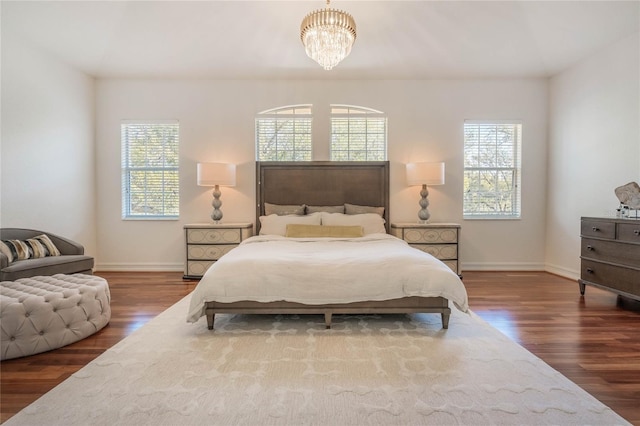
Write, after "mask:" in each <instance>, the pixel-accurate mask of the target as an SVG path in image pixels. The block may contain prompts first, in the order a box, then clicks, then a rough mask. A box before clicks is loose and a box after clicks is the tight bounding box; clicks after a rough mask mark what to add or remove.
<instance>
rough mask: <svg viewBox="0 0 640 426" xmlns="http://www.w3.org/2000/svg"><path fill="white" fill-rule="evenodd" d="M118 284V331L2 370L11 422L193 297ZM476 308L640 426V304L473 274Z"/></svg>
mask: <svg viewBox="0 0 640 426" xmlns="http://www.w3.org/2000/svg"><path fill="white" fill-rule="evenodd" d="M96 275H100V276H102V277H104V278H106V279H107V280H108V281H109V285H110V289H111V296H112V300H111V307H112V318H111V322H110V323H109V325H108V326H107V327H105V328H104V329H103V330H101V331H100V332H98V333H96V334H95V335H93V336H90V337H88V338H87V339H84V340H82V341H80V342H77V343H75V344H73V345H69V346H66V347H64V348H60V349H57V350H55V351H51V352H47V353H43V354H39V355H34V356H31V357H26V358H19V359H15V360H7V361H3V362H2V363H0V373H1V377H0V420H1V421H2V422H4V421H6V420H7V419H8V418H10V417H11V416H12V415H14V414H15V413H16V412H18V411H20V410H21V409H22V408H24V407H26V406H27V405H29V404H30V403H31V402H33V401H35V400H36V399H37V398H38V397H40V396H41V395H42V394H44V393H46V392H47V391H48V390H50V389H52V388H53V387H55V386H56V385H57V384H58V383H60V382H62V381H63V380H65V379H66V378H67V377H69V376H70V375H71V374H73V373H74V372H75V371H77V370H79V369H80V368H81V367H83V366H84V365H86V364H87V363H89V362H90V361H91V360H93V359H94V358H96V357H97V356H98V355H100V354H101V353H102V352H104V351H105V350H106V349H108V348H109V347H111V346H113V345H114V344H115V343H117V342H118V341H120V340H122V339H123V338H125V337H126V336H127V335H129V334H130V333H131V332H133V331H134V330H135V329H137V328H139V327H141V326H142V325H144V324H145V323H146V322H147V321H149V320H150V319H151V318H153V317H154V316H156V315H157V314H159V313H160V312H162V311H163V310H165V309H166V308H168V307H169V306H171V305H172V304H174V303H175V302H177V301H178V300H180V299H181V298H182V297H184V296H186V295H187V294H189V293H190V292H191V290H192V289H193V288H194V287H195V283H196V282H194V281H186V280H182V275H181V274H180V273H177V272H175V273H174V272H167V273H147V272H138V273H124V272H109V273H97V274H96ZM464 283H465V286H466V287H467V291H468V293H469V299H470V306H471V309H472V310H473V311H474V312H476V313H477V314H478V315H479V316H481V317H482V318H483V319H484V320H485V321H487V322H488V323H490V324H491V325H493V326H494V327H496V328H498V329H499V330H501V331H502V332H503V333H505V334H506V335H508V336H509V337H511V338H512V339H513V340H515V341H516V342H518V343H519V344H521V345H522V346H524V347H525V348H527V349H528V350H529V351H531V352H533V353H534V354H536V355H537V356H538V357H540V358H541V359H543V360H544V361H545V362H546V363H547V364H549V365H551V366H552V367H553V368H555V369H556V370H558V371H560V372H561V373H562V374H564V375H565V376H566V377H568V378H569V379H571V380H572V381H574V382H575V383H577V384H578V385H580V386H581V387H582V388H583V389H585V390H586V391H587V392H589V393H590V394H592V395H594V396H595V397H596V398H598V399H599V400H600V401H602V402H603V403H605V404H606V405H608V406H609V407H611V408H612V409H614V410H615V411H616V412H617V413H619V414H620V415H621V416H622V417H624V418H626V419H627V420H628V421H629V422H631V423H633V424H637V425H640V404H639V403H638V402H639V401H640V302H634V301H629V300H623V299H620V298H618V297H617V296H616V295H614V294H612V293H609V292H606V291H604V290H599V289H596V288H592V287H587V292H586V295H585V296H584V297H580V293H579V291H578V284H577V283H576V282H575V281H572V280H568V279H564V278H561V277H557V276H555V275H551V274H548V273H543V272H467V271H465V276H464Z"/></svg>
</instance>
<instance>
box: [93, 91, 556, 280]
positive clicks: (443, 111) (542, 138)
mask: <svg viewBox="0 0 640 426" xmlns="http://www.w3.org/2000/svg"><path fill="white" fill-rule="evenodd" d="M547 90H548V83H547V80H546V79H530V80H513V81H510V80H499V81H496V80H478V81H464V80H461V81H455V80H451V81H449V80H443V81H209V80H188V81H187V80H118V79H106V80H99V81H98V84H97V112H96V116H97V138H96V141H97V151H96V155H97V193H98V213H97V217H98V221H97V229H98V233H99V247H98V252H99V256H98V257H99V259H100V263H99V265H98V268H99V269H103V270H104V269H141V270H142V269H146V270H154V269H155V270H162V269H165V270H171V269H175V270H180V269H181V268H182V265H183V262H184V235H183V230H182V226H183V225H184V224H187V223H193V222H208V221H209V214H210V210H211V207H210V201H211V194H210V191H209V190H208V189H206V188H202V187H198V186H196V183H195V180H196V178H195V171H196V163H197V162H199V161H221V162H233V163H236V164H237V165H238V177H237V186H236V187H234V188H223V195H222V201H223V206H222V210H223V212H224V215H225V216H224V219H225V220H227V221H250V222H254V220H255V217H254V214H255V213H254V212H255V208H254V205H255V188H254V187H255V180H254V178H255V170H254V168H255V163H254V159H255V148H254V143H255V141H254V119H255V116H256V113H258V112H260V111H263V110H266V109H269V108H273V107H278V106H283V105H292V104H301V103H312V104H313V106H314V122H313V125H314V143H315V144H316V148H315V149H314V152H315V153H316V157H315V158H314V159H316V160H326V159H327V158H328V152H329V149H328V141H329V137H328V134H329V133H328V131H329V121H328V111H329V104H331V103H339V104H352V105H359V106H365V107H370V108H374V109H378V110H381V111H383V112H385V113H386V114H387V115H388V118H389V130H388V139H389V160H390V162H391V194H392V195H391V212H390V213H391V220H392V221H414V220H417V211H418V209H419V206H418V200H419V195H418V191H419V189H418V188H408V187H406V186H405V179H404V164H405V163H407V162H410V161H440V160H442V161H445V162H446V184H445V185H444V186H440V187H433V188H431V190H430V196H429V198H430V202H431V205H430V211H431V214H432V221H434V222H445V221H446V222H459V223H461V224H462V243H461V257H462V262H463V267H467V268H468V269H470V268H473V269H542V268H543V267H544V227H545V220H544V214H545V186H546V181H545V175H546V156H547V150H546V132H547V114H548V111H547V105H548V96H547ZM123 119H178V120H179V121H180V156H181V160H180V173H181V179H180V190H181V206H180V208H181V214H180V220H178V221H123V220H122V219H121V189H120V187H121V183H120V180H121V178H120V121H121V120H123ZM465 119H508V120H522V121H523V124H524V135H523V139H524V142H523V153H524V163H523V180H522V187H523V215H522V219H521V220H512V221H506V220H503V221H463V219H462V204H461V203H462V202H461V200H462V166H463V165H462V147H463V140H462V138H463V132H462V128H463V122H464V120H465Z"/></svg>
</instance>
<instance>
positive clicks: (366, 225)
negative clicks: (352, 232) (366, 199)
mask: <svg viewBox="0 0 640 426" xmlns="http://www.w3.org/2000/svg"><path fill="white" fill-rule="evenodd" d="M384 224H385V221H384V219H383V218H382V217H381V216H379V215H378V214H376V213H363V214H351V215H350V214H341V213H322V225H324V226H362V229H363V232H364V235H369V234H385V233H386V232H387V229H386V228H385V226H384Z"/></svg>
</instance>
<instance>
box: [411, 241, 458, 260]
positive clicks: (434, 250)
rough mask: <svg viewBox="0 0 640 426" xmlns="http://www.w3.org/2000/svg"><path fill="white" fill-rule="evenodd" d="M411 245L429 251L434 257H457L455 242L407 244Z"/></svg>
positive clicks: (442, 258)
mask: <svg viewBox="0 0 640 426" xmlns="http://www.w3.org/2000/svg"><path fill="white" fill-rule="evenodd" d="M409 245H410V246H411V247H414V248H417V249H418V250H422V251H423V252H425V253H429V254H430V255H431V256H433V257H435V258H436V259H440V260H444V259H454V260H456V259H458V245H457V244H409Z"/></svg>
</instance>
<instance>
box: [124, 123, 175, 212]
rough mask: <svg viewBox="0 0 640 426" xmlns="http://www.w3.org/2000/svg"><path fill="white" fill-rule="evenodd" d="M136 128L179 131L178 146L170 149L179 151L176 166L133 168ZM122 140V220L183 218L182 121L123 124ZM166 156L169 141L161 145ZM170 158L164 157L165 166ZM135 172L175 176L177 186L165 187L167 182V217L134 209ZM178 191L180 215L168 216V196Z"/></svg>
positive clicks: (163, 191) (163, 181)
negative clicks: (181, 206) (153, 127)
mask: <svg viewBox="0 0 640 426" xmlns="http://www.w3.org/2000/svg"><path fill="white" fill-rule="evenodd" d="M136 126H139V127H143V126H171V127H175V129H174V130H173V131H174V132H175V142H174V146H172V147H169V149H175V159H174V161H175V165H167V164H163V165H148V164H145V165H143V166H140V165H133V164H132V161H131V140H130V139H131V138H129V137H128V134H129V132H132V131H134V128H135V127H136ZM120 138H121V142H120V143H121V164H120V166H121V190H122V192H121V196H122V209H121V215H122V220H178V219H179V218H180V123H179V121H178V120H122V121H121V123H120ZM161 145H162V149H163V152H164V151H165V149H166V148H167V139H165V140H163V141H162V142H161ZM165 160H166V157H165V156H164V155H163V162H165ZM135 172H162V173H163V175H164V173H165V172H170V173H175V175H176V176H175V183H174V184H173V185H172V186H170V187H168V188H167V187H165V179H164V177H163V179H162V191H161V196H162V205H163V208H162V210H163V213H161V214H145V213H134V212H133V211H132V210H133V206H132V196H133V192H134V191H132V189H131V179H132V178H131V174H132V173H135ZM172 188H173V189H175V191H176V192H177V200H176V211H175V213H173V212H171V213H166V210H165V207H164V206H165V205H166V203H165V200H166V198H167V196H166V193H167V191H169V190H171V189H172ZM150 193H152V191H147V190H146V189H145V190H144V191H142V194H145V196H146V194H150Z"/></svg>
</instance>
